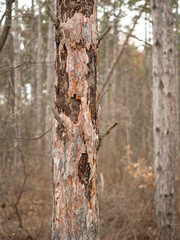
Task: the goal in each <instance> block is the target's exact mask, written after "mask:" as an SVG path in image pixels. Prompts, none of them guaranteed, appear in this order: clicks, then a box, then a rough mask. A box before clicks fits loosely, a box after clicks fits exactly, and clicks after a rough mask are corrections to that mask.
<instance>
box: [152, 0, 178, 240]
mask: <svg viewBox="0 0 180 240" xmlns="http://www.w3.org/2000/svg"><path fill="white" fill-rule="evenodd" d="M151 12H152V20H153V38H154V45H153V117H154V122H153V124H154V127H153V132H154V173H155V182H156V192H155V208H156V217H157V224H158V227H159V230H160V236H159V239H161V240H166V239H167V240H170V239H173V235H174V224H175V223H174V161H175V157H176V154H175V150H176V142H175V131H176V121H175V74H174V72H175V69H174V41H173V17H172V1H171V0H166V1H165V0H164V1H159V0H151Z"/></svg>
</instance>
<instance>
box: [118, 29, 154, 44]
mask: <svg viewBox="0 0 180 240" xmlns="http://www.w3.org/2000/svg"><path fill="white" fill-rule="evenodd" d="M120 32H122V33H124V34H126V35H127V34H128V33H126V32H124V31H122V30H120ZM130 37H132V38H135V39H137V40H138V41H140V42H143V43H145V44H146V45H148V46H149V47H152V44H150V43H148V42H147V41H144V40H142V39H140V38H138V37H136V36H135V35H133V34H131V35H130Z"/></svg>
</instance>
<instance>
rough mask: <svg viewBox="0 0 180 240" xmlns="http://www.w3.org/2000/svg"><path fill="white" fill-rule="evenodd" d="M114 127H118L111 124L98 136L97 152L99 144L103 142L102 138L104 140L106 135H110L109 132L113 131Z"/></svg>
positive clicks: (115, 123) (116, 123)
mask: <svg viewBox="0 0 180 240" xmlns="http://www.w3.org/2000/svg"><path fill="white" fill-rule="evenodd" d="M116 125H118V122H114V123H113V124H111V125H110V126H109V127H108V128H107V129H106V131H105V132H104V133H102V134H100V135H99V142H98V146H97V150H99V147H100V145H101V142H102V140H103V138H105V137H106V136H107V135H109V134H110V132H111V131H112V130H113V128H115V127H116Z"/></svg>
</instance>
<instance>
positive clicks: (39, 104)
mask: <svg viewBox="0 0 180 240" xmlns="http://www.w3.org/2000/svg"><path fill="white" fill-rule="evenodd" d="M41 5H42V4H41V1H38V40H37V69H36V76H37V88H36V110H37V111H36V119H37V131H40V130H42V129H41V126H42V123H41V118H42V99H41V98H42V64H41V62H42V28H41V8H42V6H41ZM39 143H40V142H39Z"/></svg>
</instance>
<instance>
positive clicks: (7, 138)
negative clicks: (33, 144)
mask: <svg viewBox="0 0 180 240" xmlns="http://www.w3.org/2000/svg"><path fill="white" fill-rule="evenodd" d="M51 130H52V128H50V129H49V130H47V131H46V132H44V133H43V134H41V135H40V136H39V137H35V138H25V137H12V138H11V137H0V140H13V139H22V140H28V141H32V140H39V139H41V138H42V137H44V136H45V135H46V134H47V133H48V132H50V131H51Z"/></svg>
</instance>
